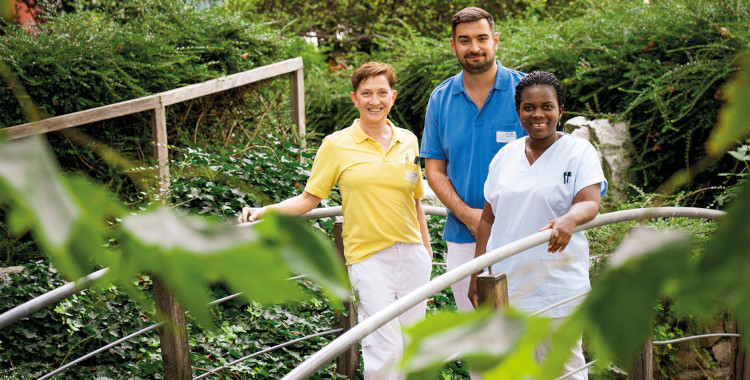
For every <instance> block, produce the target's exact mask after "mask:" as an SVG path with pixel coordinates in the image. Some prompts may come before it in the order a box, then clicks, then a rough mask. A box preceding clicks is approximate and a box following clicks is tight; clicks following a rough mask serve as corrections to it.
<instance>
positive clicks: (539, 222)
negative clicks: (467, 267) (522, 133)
mask: <svg viewBox="0 0 750 380" xmlns="http://www.w3.org/2000/svg"><path fill="white" fill-rule="evenodd" d="M515 99H516V111H517V112H518V118H519V119H520V120H521V124H522V126H523V128H524V129H525V130H526V131H527V132H528V133H529V136H527V137H526V138H523V139H518V140H515V141H513V142H511V143H509V144H508V145H506V146H505V147H503V148H502V149H501V150H500V151H499V152H498V153H497V155H495V157H494V158H493V160H492V162H491V163H490V170H489V176H488V177H487V181H486V182H485V185H484V196H485V200H486V201H485V204H484V210H483V213H482V219H481V221H480V224H479V232H478V237H477V245H476V253H475V256H477V257H478V256H480V255H483V254H484V253H485V252H487V251H491V250H494V249H497V248H499V247H502V246H504V245H506V244H508V243H511V242H513V241H516V240H518V239H521V238H523V237H526V236H529V235H532V234H534V233H536V232H538V231H543V230H548V229H549V230H552V236H551V237H550V240H549V242H548V243H547V244H546V245H540V246H537V247H534V248H530V249H528V250H526V251H524V252H521V253H519V254H517V255H515V256H512V257H509V258H507V259H505V260H502V261H500V262H498V263H496V264H495V265H493V266H492V270H493V272H499V273H505V274H506V275H507V276H508V295H509V298H510V304H511V306H513V307H515V308H517V309H520V310H523V311H526V312H529V313H533V312H535V311H537V310H540V309H543V308H545V307H547V306H549V305H551V304H554V303H556V302H559V301H562V300H564V299H567V298H570V297H572V296H574V295H577V294H581V293H583V292H585V291H587V290H589V289H590V287H591V285H590V282H589V249H588V242H587V241H586V237H585V236H584V234H583V232H577V233H573V230H574V229H575V228H576V227H577V226H579V225H581V224H584V223H586V222H588V221H590V220H592V219H593V218H594V217H595V216H596V214H597V212H598V210H599V205H600V200H601V197H602V196H604V194H605V193H606V190H607V181H606V179H605V178H604V174H603V172H602V168H601V164H600V162H599V157H598V156H597V153H596V151H595V150H594V147H593V146H592V145H591V144H590V143H589V142H588V141H586V140H583V139H580V138H577V137H574V136H571V135H569V134H566V133H563V132H559V131H557V129H558V127H559V125H560V119H561V117H562V113H563V105H564V102H565V94H564V93H563V89H562V86H561V85H560V82H559V81H558V80H557V78H556V77H555V76H554V75H553V74H552V73H549V72H533V73H531V74H529V75H528V76H526V77H524V78H523V79H522V80H521V81H520V82H519V83H518V85H517V86H516V95H515ZM496 216H497V217H496ZM469 298H470V299H471V300H472V302H474V303H475V305H476V274H475V275H474V276H472V280H471V286H470V289H469ZM579 303H580V301H578V302H569V303H566V304H563V305H561V306H558V307H556V308H553V309H551V310H549V311H547V312H545V313H544V314H543V316H546V317H549V318H553V319H558V320H557V321H554V322H553V325H556V324H559V323H560V318H565V317H567V316H569V315H570V314H571V313H572V311H573V309H575V307H576V306H577V305H578V304H579ZM545 351H546V349H545V348H544V347H542V348H541V349H540V350H538V352H537V355H538V356H539V359H541V358H542V357H543V356H544V353H545ZM584 364H585V361H584V358H583V354H582V351H581V343H580V340H579V342H578V345H577V346H576V347H575V348H574V350H573V355H572V358H571V360H570V362H568V364H567V365H566V370H572V369H575V368H578V367H580V366H582V365H584ZM587 377H588V376H587V374H586V371H581V372H580V373H579V374H578V377H571V378H578V379H586V378H587Z"/></svg>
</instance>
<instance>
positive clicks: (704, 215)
mask: <svg viewBox="0 0 750 380" xmlns="http://www.w3.org/2000/svg"><path fill="white" fill-rule="evenodd" d="M724 214H725V213H724V212H723V211H718V210H708V209H702V208H692V207H654V208H646V209H633V210H624V211H615V212H612V213H608V214H601V215H598V216H597V217H596V218H594V220H592V221H590V222H588V223H586V224H583V225H581V226H578V227H576V229H575V231H576V232H578V231H583V230H587V229H590V228H594V227H599V226H603V225H606V224H613V223H620V222H626V221H631V220H643V219H651V218H669V217H687V218H700V219H718V218H719V217H721V216H722V215H724ZM550 234H551V231H549V230H546V231H542V232H537V233H535V234H533V235H529V236H527V237H525V238H522V239H519V240H516V241H515V242H512V243H510V244H507V245H504V246H502V247H500V248H498V249H495V250H492V251H490V252H487V253H485V254H484V255H482V256H480V257H477V258H475V259H474V260H471V261H469V262H467V263H465V264H463V265H461V266H459V267H457V268H455V269H453V270H451V271H448V272H446V273H445V274H443V275H441V276H439V277H437V278H435V279H433V280H431V281H430V282H429V283H427V284H425V285H423V286H421V287H419V288H418V289H416V290H414V291H412V292H411V293H409V294H407V295H406V296H404V297H403V298H400V299H398V300H396V302H394V303H392V304H390V305H389V306H388V307H386V308H385V309H383V310H381V311H379V312H377V313H375V314H373V315H371V316H370V317H369V318H367V319H365V320H364V321H362V322H361V323H359V324H357V325H356V326H355V327H353V328H351V329H350V330H349V331H347V332H346V333H344V334H342V335H341V336H339V337H338V338H336V339H335V340H334V341H333V342H331V343H330V344H329V345H328V346H326V347H325V348H323V349H322V350H320V351H318V352H316V353H315V354H313V355H312V356H310V357H309V358H308V359H307V360H305V361H304V362H303V363H302V364H300V365H299V366H297V367H296V368H295V369H293V370H292V371H291V372H289V373H288V374H287V375H286V376H284V377H283V379H286V380H292V379H306V378H308V377H310V376H312V375H313V374H314V373H315V372H316V371H318V370H319V369H320V368H322V367H323V366H324V365H325V364H326V363H328V362H330V361H331V360H333V358H335V357H336V356H337V355H338V354H340V353H342V352H344V351H345V350H346V349H347V348H348V347H349V346H351V345H352V344H355V343H356V342H359V341H360V340H362V338H364V337H365V336H367V335H369V334H370V333H372V332H373V331H375V330H377V329H378V328H380V327H381V326H383V325H384V324H386V323H388V322H389V321H390V320H392V319H393V318H396V317H397V316H399V315H400V314H401V313H403V312H404V311H406V310H408V309H410V308H412V307H414V306H415V305H417V304H418V303H420V302H422V300H425V299H427V298H429V297H431V296H433V295H434V294H436V293H437V292H439V291H440V290H442V289H445V288H447V287H448V286H451V285H453V284H454V283H456V282H458V281H459V280H461V279H462V278H465V277H467V276H470V275H471V274H472V273H476V272H478V271H480V270H481V269H482V268H487V267H489V266H490V265H492V264H494V263H496V262H498V261H500V260H503V259H506V258H508V257H511V256H513V255H515V254H518V253H520V252H523V251H525V250H527V249H529V248H532V247H535V246H537V245H539V244H543V243H545V242H547V241H549V238H550Z"/></svg>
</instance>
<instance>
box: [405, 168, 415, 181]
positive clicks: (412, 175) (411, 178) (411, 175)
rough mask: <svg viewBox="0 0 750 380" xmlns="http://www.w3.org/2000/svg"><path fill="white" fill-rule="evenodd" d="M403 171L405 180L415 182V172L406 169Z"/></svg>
mask: <svg viewBox="0 0 750 380" xmlns="http://www.w3.org/2000/svg"><path fill="white" fill-rule="evenodd" d="M404 173H405V176H404V179H405V180H407V181H409V182H414V183H417V172H413V171H411V170H407V171H405V172H404Z"/></svg>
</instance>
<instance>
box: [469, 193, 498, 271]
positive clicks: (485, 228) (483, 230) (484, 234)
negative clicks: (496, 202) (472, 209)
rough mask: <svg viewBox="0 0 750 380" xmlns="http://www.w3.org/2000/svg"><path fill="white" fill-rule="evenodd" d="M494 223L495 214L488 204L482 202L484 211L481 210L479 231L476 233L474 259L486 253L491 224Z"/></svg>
mask: <svg viewBox="0 0 750 380" xmlns="http://www.w3.org/2000/svg"><path fill="white" fill-rule="evenodd" d="M494 222H495V213H494V212H493V211H492V206H490V204H489V203H487V202H484V209H482V218H481V219H479V230H478V231H477V243H476V248H475V250H474V257H475V258H476V257H479V256H482V255H484V253H485V252H487V241H488V240H489V239H490V232H491V231H492V223H494Z"/></svg>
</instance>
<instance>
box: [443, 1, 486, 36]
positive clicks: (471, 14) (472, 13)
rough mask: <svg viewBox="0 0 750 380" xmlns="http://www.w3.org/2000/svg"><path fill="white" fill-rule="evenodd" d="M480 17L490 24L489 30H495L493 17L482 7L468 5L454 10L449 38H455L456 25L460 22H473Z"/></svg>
mask: <svg viewBox="0 0 750 380" xmlns="http://www.w3.org/2000/svg"><path fill="white" fill-rule="evenodd" d="M481 19H485V20H487V22H488V23H489V24H490V30H492V31H493V32H494V31H495V19H493V18H492V15H491V14H489V12H487V11H485V10H484V9H482V8H477V7H468V8H464V9H461V10H460V11H458V12H456V14H454V15H453V17H452V18H451V38H456V25H458V24H460V23H462V22H474V21H478V20H481Z"/></svg>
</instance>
